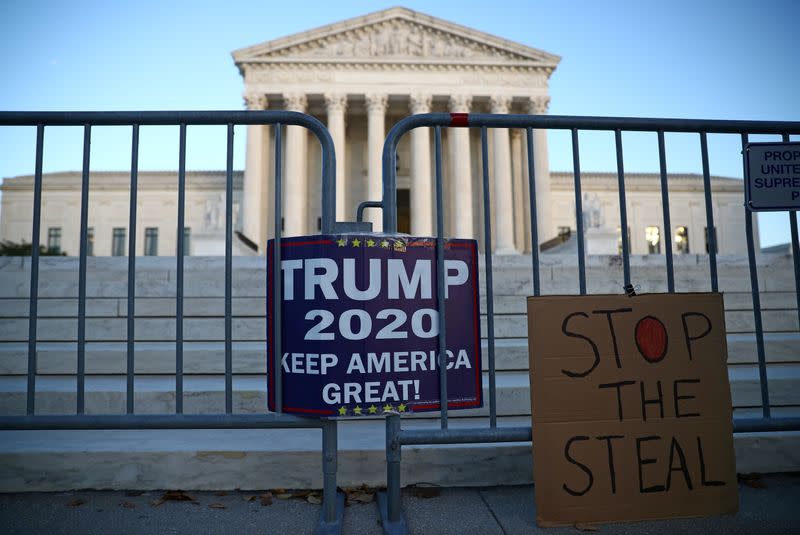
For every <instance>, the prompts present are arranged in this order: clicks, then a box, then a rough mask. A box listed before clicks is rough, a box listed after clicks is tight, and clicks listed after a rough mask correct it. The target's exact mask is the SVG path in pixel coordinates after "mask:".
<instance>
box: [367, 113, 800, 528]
mask: <svg viewBox="0 0 800 535" xmlns="http://www.w3.org/2000/svg"><path fill="white" fill-rule="evenodd" d="M443 127H448V128H476V129H480V137H481V149H482V155H483V167H482V174H483V177H482V179H483V180H482V184H483V198H484V229H485V232H484V236H485V240H486V243H485V265H486V279H485V280H486V303H487V331H488V332H487V333H486V336H487V337H488V341H489V345H488V368H489V425H488V426H487V427H475V428H459V429H449V428H448V415H447V402H446V400H447V374H446V373H440V403H441V406H442V410H441V425H440V427H441V428H440V429H433V430H431V429H403V428H402V425H401V420H400V416H399V415H390V416H389V417H388V418H387V420H386V459H387V492H386V494H385V495H381V496H379V504H378V505H379V507H380V509H381V516H382V519H383V527H384V532H385V533H405V532H406V526H405V520H404V519H403V516H402V510H401V503H400V463H401V450H402V446H404V445H411V444H464V443H494V442H521V441H530V440H531V437H532V431H531V427H498V426H497V417H496V414H497V399H496V398H497V396H496V385H495V348H494V317H493V281H492V252H491V251H492V244H491V222H490V219H491V217H490V211H489V206H490V195H491V192H490V190H489V170H488V164H487V160H488V157H487V155H488V150H487V147H488V138H487V129H488V128H509V129H510V128H519V129H524V130H525V132H526V134H527V144H526V146H527V161H528V182H529V192H530V199H529V202H530V213H531V222H530V225H531V228H530V232H531V241H532V243H531V251H532V262H533V265H532V280H533V294H534V295H536V296H538V295H540V290H541V288H540V277H539V245H540V243H539V237H538V236H539V235H538V229H537V220H536V198H535V192H536V188H535V182H536V179H537V177H536V176H535V175H536V173H535V165H534V152H533V130H534V129H536V130H548V129H550V130H567V131H570V132H571V136H572V161H573V171H574V181H575V185H574V187H575V211H576V228H577V246H578V278H579V281H578V282H579V288H580V294H581V295H585V294H586V266H585V248H584V228H583V211H582V206H581V172H580V150H579V143H578V133H579V132H580V131H581V130H595V131H598V130H599V131H609V132H613V133H614V140H615V149H616V163H617V179H618V188H619V189H618V191H619V205H620V214H619V215H620V228H621V229H623V230H621V238H622V239H621V256H622V266H623V276H624V284H625V285H626V287H628V286H629V285H630V284H631V273H630V243H629V238H628V235H627V232H626V231H625V229H627V228H628V225H627V211H626V202H625V170H624V166H623V144H622V132H623V131H637V132H652V133H656V134H657V139H658V154H659V169H660V184H661V196H662V197H661V199H662V209H663V221H664V225H665V228H666V229H670V226H669V225H670V209H669V197H668V189H667V168H666V153H665V143H664V134H665V133H666V132H670V133H671V132H684V133H694V134H697V135H698V136H699V138H700V145H701V159H702V166H703V188H704V199H705V212H706V225H707V228H708V229H712V230H710V231H709V232H708V234H709V238H708V240H709V264H710V268H709V277H710V281H711V288H712V290H713V291H715V292H716V291H718V287H719V283H718V276H717V258H716V237H715V233H714V232H713V229H714V218H713V210H712V203H711V201H712V198H711V196H712V192H711V179H710V171H709V163H708V141H707V135H708V134H739V135H740V136H741V140H742V148H743V149H744V145H745V144H746V143H747V140H748V137H747V136H748V135H749V134H779V135H782V136H783V139H784V140H788V139H789V136H790V135H791V134H794V135H797V134H800V123H798V122H765V121H708V120H691V119H637V118H613V117H608V118H606V117H565V116H547V115H496V114H459V113H456V114H449V113H430V114H423V115H414V116H411V117H407V118H405V119H403V120H401V121H400V122H398V123H397V124H396V125H395V126H394V127H393V128H392V129H391V131H390V132H389V134H388V136H387V138H386V141H385V144H384V147H383V161H382V164H383V198H382V201H381V202H380V203H377V202H369V203H365V205H369V206H380V207H381V208H382V210H383V228H384V232H385V233H387V234H394V233H396V232H397V208H396V206H397V195H396V188H397V166H396V163H397V146H398V143H399V142H400V139H401V138H402V137H403V136H404V135H405V134H406V133H408V132H409V131H411V130H413V129H414V128H432V129H433V131H434V139H435V147H436V151H435V159H436V160H435V165H434V169H435V180H436V214H437V228H436V237H437V240H436V247H437V278H438V287H440V288H441V287H442V286H443V284H444V283H443V277H444V262H443V255H442V252H443V243H444V225H443V219H442V214H443V212H444V203H443V199H442V156H441V135H442V134H441V130H442V128H443ZM789 219H790V225H791V233H792V251H793V257H794V271H795V281H796V286H795V291H796V293H797V300H798V314H800V264H799V263H800V252H798V233H797V222H796V213H795V212H794V211H792V212H790V213H789ZM745 223H746V229H747V246H748V262H749V267H750V282H751V292H752V299H753V314H754V321H755V326H756V345H757V351H758V367H759V382H760V387H761V400H762V417H761V418H737V419H734V422H733V429H734V432H735V433H743V432H760V431H787V430H792V431H797V430H800V418H798V417H785V418H776V417H773V416H772V415H771V413H770V403H769V389H768V382H767V375H766V359H765V351H764V336H763V328H762V324H761V306H760V301H759V289H758V273H757V267H756V260H755V248H754V241H753V226H752V213H751V212H750V211H749V210H747V209H745ZM666 249H667V251H666V255H665V262H666V273H667V275H666V276H667V288H668V292H670V293H673V292H674V291H675V281H674V269H673V258H672V251H671V243H670V244H669V245H668V247H667V248H666ZM438 311H439V321H440V325H444V324H445V303H444V299H443V298H442V297H441V296H440V297H439V301H438ZM440 332H442V333H443V327H442V328H441V330H440ZM439 354H440V358H444V354H445V339H444V334H442V335H441V336H440V338H439ZM442 369H444V368H443V366H440V367H439V370H442Z"/></svg>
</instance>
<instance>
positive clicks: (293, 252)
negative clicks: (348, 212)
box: [267, 234, 482, 416]
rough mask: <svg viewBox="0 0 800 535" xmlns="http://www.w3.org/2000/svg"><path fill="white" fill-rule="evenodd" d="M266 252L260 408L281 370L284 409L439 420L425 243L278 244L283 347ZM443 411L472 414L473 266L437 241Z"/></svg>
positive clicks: (469, 257)
mask: <svg viewBox="0 0 800 535" xmlns="http://www.w3.org/2000/svg"><path fill="white" fill-rule="evenodd" d="M273 251H274V241H270V242H269V245H268V253H267V254H268V259H269V262H268V269H267V270H268V280H269V290H268V313H267V319H268V324H267V325H268V334H267V337H268V340H269V343H268V369H267V374H268V381H269V385H268V388H269V408H270V410H275V389H274V381H275V367H276V366H281V370H282V372H283V374H282V386H283V400H282V401H283V410H284V411H286V412H292V413H297V414H308V415H314V416H370V415H371V416H375V415H381V414H384V413H388V412H395V411H397V412H401V413H402V412H418V411H432V410H438V409H439V359H438V347H439V345H438V344H439V339H438V336H439V313H438V311H437V310H438V299H437V274H436V248H435V240H433V239H432V238H409V237H406V238H403V237H387V236H382V235H375V234H366V235H355V234H347V235H323V236H307V237H296V238H286V239H283V240H281V269H280V275H279V276H280V280H281V281H282V295H283V301H282V306H281V311H282V312H281V314H282V317H281V325H282V329H281V330H282V333H283V337H282V347H281V353H282V355H281V357H280V358H278V359H276V355H275V351H274V345H273V344H272V342H271V341H272V340H274V333H273V332H272V329H273V321H272V310H273V306H272V303H273V298H274V296H273V280H274V277H275V276H276V273H275V268H274V266H273V262H272V259H273ZM444 252H445V270H446V273H445V274H444V281H445V301H446V314H445V316H446V318H445V319H446V322H447V325H446V327H447V330H446V333H447V339H446V342H447V352H446V353H447V358H446V369H447V387H448V388H447V393H448V408H450V409H462V408H475V407H480V406H481V403H482V400H481V394H482V388H481V353H480V323H479V311H478V258H477V243H476V242H475V241H474V240H447V241H446V242H445V251H444Z"/></svg>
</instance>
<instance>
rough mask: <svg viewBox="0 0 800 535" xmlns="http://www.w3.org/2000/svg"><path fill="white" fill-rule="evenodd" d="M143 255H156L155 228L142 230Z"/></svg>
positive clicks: (156, 232)
mask: <svg viewBox="0 0 800 535" xmlns="http://www.w3.org/2000/svg"><path fill="white" fill-rule="evenodd" d="M144 255H145V256H157V255H158V229H157V228H156V227H147V228H146V229H144Z"/></svg>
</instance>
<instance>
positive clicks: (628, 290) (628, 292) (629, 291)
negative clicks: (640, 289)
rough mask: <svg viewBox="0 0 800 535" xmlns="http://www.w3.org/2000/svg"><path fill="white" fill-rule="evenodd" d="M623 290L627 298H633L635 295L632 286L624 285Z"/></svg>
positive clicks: (634, 289)
mask: <svg viewBox="0 0 800 535" xmlns="http://www.w3.org/2000/svg"><path fill="white" fill-rule="evenodd" d="M623 288H624V289H625V295H627V296H628V297H634V296H635V295H636V288H634V287H633V284H626V285H625V286H623Z"/></svg>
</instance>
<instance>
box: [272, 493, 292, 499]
mask: <svg viewBox="0 0 800 535" xmlns="http://www.w3.org/2000/svg"><path fill="white" fill-rule="evenodd" d="M274 496H275V497H276V498H278V499H279V500H288V499H289V498H291V497H292V494H291V493H289V492H278V493H276V494H274Z"/></svg>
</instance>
